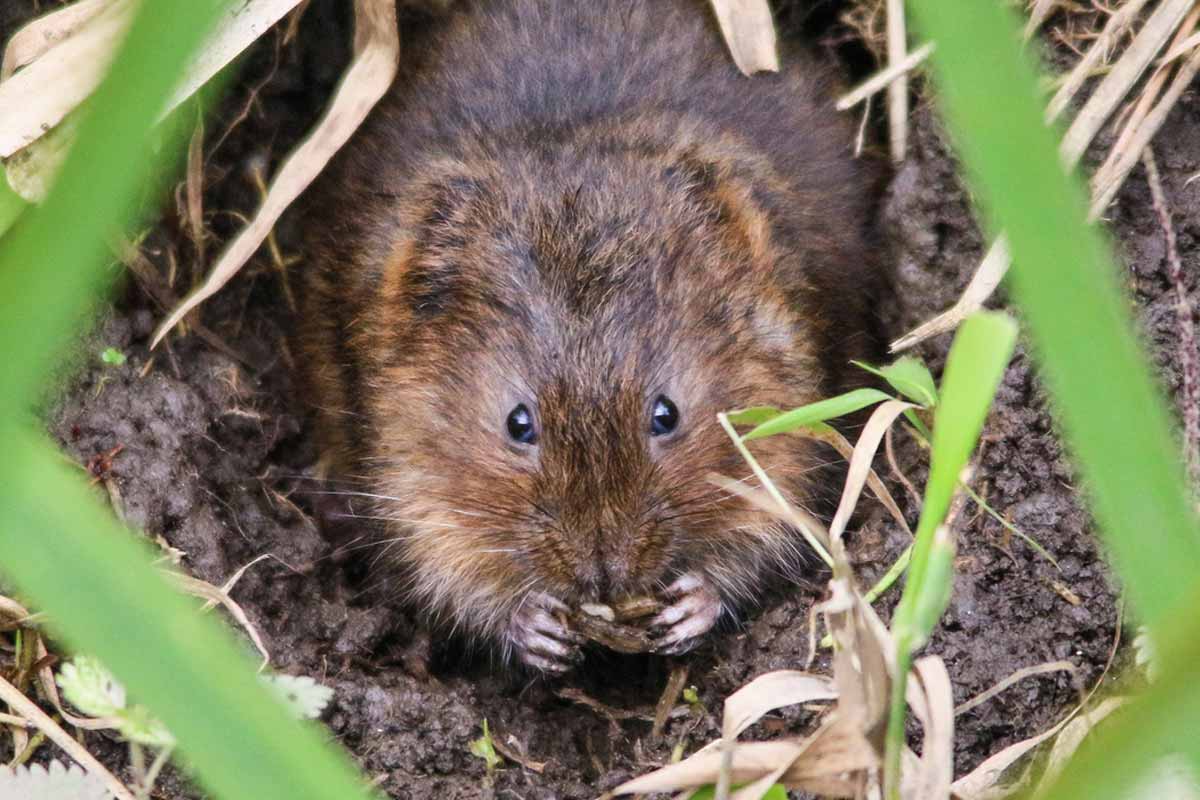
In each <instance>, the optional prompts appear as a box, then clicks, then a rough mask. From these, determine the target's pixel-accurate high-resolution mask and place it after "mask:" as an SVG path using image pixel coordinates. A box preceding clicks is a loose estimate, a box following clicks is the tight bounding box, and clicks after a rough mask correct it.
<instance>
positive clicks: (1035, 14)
mask: <svg viewBox="0 0 1200 800" xmlns="http://www.w3.org/2000/svg"><path fill="white" fill-rule="evenodd" d="M1059 2H1060V0H1034V3H1033V8H1032V9H1030V11H1029V21H1028V22H1026V23H1025V39H1026V40H1027V41H1028V40H1029V39H1031V38H1033V34H1035V33H1037V30H1038V28H1040V27H1042V23H1044V22H1045V21H1046V17H1048V16H1050V12H1051V11H1053V10H1054V9H1055V8H1057V7H1058V5H1059Z"/></svg>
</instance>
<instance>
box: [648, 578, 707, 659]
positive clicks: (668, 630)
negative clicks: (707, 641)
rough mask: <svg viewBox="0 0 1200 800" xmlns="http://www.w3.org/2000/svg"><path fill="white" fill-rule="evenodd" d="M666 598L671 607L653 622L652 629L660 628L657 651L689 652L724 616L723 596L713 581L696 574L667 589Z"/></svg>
mask: <svg viewBox="0 0 1200 800" xmlns="http://www.w3.org/2000/svg"><path fill="white" fill-rule="evenodd" d="M663 598H664V599H665V600H667V601H668V602H669V603H670V605H668V606H667V607H666V608H664V609H663V610H662V611H660V612H659V614H658V616H656V617H655V618H654V619H653V620H651V621H650V627H651V628H652V629H658V628H661V629H663V630H662V633H661V634H660V635H659V636H658V638H657V640H656V647H655V651H656V652H659V653H666V654H668V655H678V654H679V653H686V652H687V651H688V650H691V649H692V648H693V647H695V646H696V645H697V644H699V643H700V639H701V637H702V636H704V634H706V633H708V631H709V630H710V629H711V628H712V626H713V625H715V624H716V622H717V620H718V619H719V618H720V617H721V611H722V609H723V605H722V603H721V595H720V593H718V592H717V590H716V588H715V587H714V586H713V585H712V582H711V581H710V580H709V579H708V578H706V577H705V576H703V575H701V574H700V573H696V572H689V573H687V574H686V575H683V576H681V577H680V578H678V579H677V580H676V581H675V582H674V583H672V584H671V585H670V586H668V587H667V590H666V591H665V592H664V593H663Z"/></svg>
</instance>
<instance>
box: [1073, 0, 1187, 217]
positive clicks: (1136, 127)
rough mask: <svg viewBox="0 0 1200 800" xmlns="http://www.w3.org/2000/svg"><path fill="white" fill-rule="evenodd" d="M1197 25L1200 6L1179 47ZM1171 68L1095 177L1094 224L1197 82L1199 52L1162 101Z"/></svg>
mask: <svg viewBox="0 0 1200 800" xmlns="http://www.w3.org/2000/svg"><path fill="white" fill-rule="evenodd" d="M1197 22H1200V6H1198V7H1196V8H1195V9H1193V10H1192V13H1191V14H1189V15H1188V17H1187V19H1186V20H1185V21H1184V23H1183V25H1182V27H1181V28H1180V30H1179V31H1178V32H1177V35H1176V43H1178V42H1182V41H1183V40H1184V39H1186V38H1187V35H1188V34H1189V33H1191V31H1192V30H1194V29H1195V27H1196V24H1197ZM1172 67H1173V64H1172V65H1171V66H1167V67H1163V68H1160V69H1159V70H1158V71H1157V72H1156V73H1155V74H1154V75H1153V76H1152V77H1151V79H1150V81H1149V82H1148V83H1147V85H1146V88H1145V89H1144V90H1143V92H1142V95H1141V96H1140V97H1139V98H1138V102H1137V103H1136V104H1135V105H1134V108H1133V111H1132V112H1131V113H1130V115H1129V119H1128V120H1127V121H1126V123H1125V127H1124V128H1123V129H1122V130H1121V135H1120V136H1119V137H1117V143H1116V144H1115V145H1113V148H1112V150H1111V151H1110V152H1109V154H1108V158H1106V159H1105V161H1104V164H1103V165H1101V167H1100V169H1098V170H1096V174H1095V175H1094V176H1093V177H1092V205H1091V207H1090V208H1089V209H1088V219H1090V220H1092V221H1095V220H1097V219H1099V218H1100V215H1101V214H1102V213H1103V212H1104V209H1106V208H1107V207H1108V204H1109V203H1111V202H1112V200H1113V198H1114V197H1116V194H1117V192H1118V191H1120V189H1121V187H1122V186H1123V185H1124V184H1125V178H1126V177H1128V175H1129V172H1130V170H1132V169H1133V167H1134V165H1135V164H1137V162H1138V159H1140V158H1141V155H1142V153H1143V152H1144V151H1145V149H1146V148H1147V147H1148V146H1149V144H1150V141H1151V140H1152V139H1153V138H1154V135H1155V134H1156V133H1158V130H1159V128H1161V127H1162V125H1163V123H1164V122H1166V120H1167V114H1169V113H1170V112H1171V109H1172V108H1174V107H1175V103H1176V102H1178V100H1179V97H1180V95H1182V94H1183V91H1184V89H1186V88H1188V86H1190V85H1191V83H1192V81H1193V80H1194V79H1195V77H1196V73H1197V71H1200V50H1196V51H1193V53H1192V55H1191V57H1190V58H1188V59H1187V60H1186V61H1184V62H1183V63H1182V64H1180V65H1179V66H1178V69H1176V71H1175V77H1174V79H1173V80H1172V81H1171V83H1170V85H1169V86H1168V87H1167V90H1166V92H1164V93H1163V95H1162V97H1161V98H1159V96H1158V93H1159V91H1160V89H1161V88H1162V86H1163V84H1164V83H1166V80H1167V76H1168V74H1169V71H1170V69H1171V68H1172ZM1156 98H1158V99H1157V102H1155V99H1156Z"/></svg>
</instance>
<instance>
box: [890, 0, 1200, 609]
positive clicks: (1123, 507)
mask: <svg viewBox="0 0 1200 800" xmlns="http://www.w3.org/2000/svg"><path fill="white" fill-rule="evenodd" d="M910 7H911V9H912V10H913V12H915V14H916V21H917V23H918V27H919V28H920V29H921V32H922V33H923V35H925V36H927V37H928V38H929V39H931V40H933V41H936V42H937V49H936V50H935V51H934V55H933V57H932V60H933V63H934V73H935V78H936V81H937V86H938V89H939V94H938V98H939V100H940V102H941V106H942V108H943V110H944V112H945V116H946V120H947V123H948V125H949V128H950V130H951V133H952V134H953V141H954V142H955V143H956V144H957V145H958V146H959V150H960V154H961V156H962V161H963V163H964V165H965V167H966V169H967V172H968V177H969V179H970V182H971V184H972V188H973V193H974V196H975V197H977V198H978V200H979V201H980V203H981V205H982V208H983V210H984V212H985V217H986V219H987V221H988V223H989V225H988V227H989V228H990V229H991V230H992V232H993V233H994V232H996V231H998V230H1001V229H1003V230H1004V231H1005V232H1006V234H1007V237H1008V242H1009V248H1010V250H1011V252H1012V256H1013V266H1012V269H1011V271H1010V278H1009V281H1010V285H1011V290H1012V294H1013V296H1014V297H1015V298H1016V300H1017V301H1018V302H1019V303H1020V306H1021V308H1022V311H1023V315H1024V318H1025V320H1026V321H1027V323H1028V325H1029V329H1030V334H1031V337H1032V338H1033V341H1034V343H1035V345H1036V348H1037V350H1036V352H1037V355H1038V356H1039V358H1040V360H1041V362H1042V365H1043V370H1044V374H1045V379H1046V382H1047V384H1048V385H1049V388H1050V390H1051V395H1052V397H1053V399H1054V407H1055V411H1056V416H1057V417H1058V419H1059V420H1060V421H1061V423H1062V426H1063V429H1064V432H1065V434H1066V439H1067V442H1068V445H1069V446H1070V449H1071V451H1072V452H1073V454H1074V456H1075V459H1076V461H1077V462H1078V464H1079V466H1080V468H1081V471H1082V474H1083V477H1084V478H1085V482H1086V484H1087V486H1088V488H1089V497H1090V498H1091V501H1092V506H1093V509H1094V511H1095V515H1096V518H1097V521H1098V522H1099V527H1100V530H1101V533H1102V534H1103V536H1104V538H1105V541H1106V543H1107V545H1108V548H1109V550H1110V552H1111V553H1112V556H1113V560H1114V563H1115V566H1116V567H1117V569H1118V570H1119V572H1120V574H1121V577H1122V578H1123V579H1124V583H1125V585H1126V586H1127V587H1128V591H1129V594H1130V598H1131V600H1132V601H1133V605H1134V607H1135V608H1136V609H1137V611H1138V612H1139V614H1140V615H1141V616H1142V617H1143V618H1144V619H1145V620H1146V622H1147V623H1148V624H1149V625H1150V627H1151V628H1152V629H1153V628H1154V626H1155V623H1156V621H1157V620H1158V619H1160V618H1162V616H1163V615H1164V614H1167V613H1169V611H1170V610H1171V608H1172V607H1174V606H1175V605H1176V604H1177V603H1178V602H1179V598H1180V596H1181V592H1182V591H1183V589H1184V587H1188V586H1191V585H1192V584H1193V582H1194V581H1195V580H1196V578H1197V576H1198V575H1200V530H1198V528H1197V524H1196V519H1195V517H1194V516H1193V513H1192V510H1191V508H1190V507H1189V501H1188V492H1187V491H1186V488H1185V483H1184V480H1183V471H1182V468H1181V463H1180V456H1179V452H1178V448H1177V447H1176V446H1175V445H1174V443H1173V442H1172V439H1171V435H1170V430H1171V426H1170V425H1169V423H1168V417H1167V413H1166V409H1165V406H1164V403H1163V400H1162V397H1161V396H1160V395H1159V393H1158V392H1157V390H1156V387H1155V385H1154V383H1153V382H1152V380H1151V378H1150V373H1149V370H1148V366H1147V365H1148V364H1150V363H1152V362H1151V361H1150V360H1149V359H1147V357H1146V355H1145V353H1143V352H1142V351H1141V349H1140V348H1139V347H1138V345H1137V342H1136V339H1135V337H1134V336H1133V334H1132V326H1131V324H1130V319H1129V314H1128V311H1127V306H1128V301H1127V299H1126V298H1125V297H1124V296H1123V294H1122V292H1121V290H1120V287H1119V285H1118V282H1117V275H1118V273H1117V270H1116V268H1115V266H1114V264H1113V261H1112V258H1111V256H1110V254H1109V252H1108V247H1107V244H1106V242H1105V240H1104V238H1103V237H1102V235H1101V233H1100V231H1099V230H1097V229H1095V228H1092V227H1089V226H1087V225H1086V224H1085V222H1084V220H1085V211H1086V205H1085V198H1084V193H1083V191H1082V187H1081V186H1080V184H1079V182H1078V181H1077V180H1067V179H1066V178H1065V177H1064V176H1063V173H1062V169H1061V167H1060V166H1059V163H1058V156H1057V152H1056V148H1057V142H1056V137H1055V133H1054V131H1053V130H1051V129H1049V128H1047V127H1045V126H1044V125H1043V124H1042V109H1041V108H1040V106H1039V102H1038V100H1037V98H1038V96H1039V95H1038V92H1037V89H1036V83H1035V70H1034V67H1033V64H1032V62H1031V60H1030V59H1029V58H1028V57H1027V56H1026V55H1025V54H1023V53H1022V51H1021V48H1020V28H1019V22H1018V20H1017V18H1016V15H1015V14H1014V13H1013V12H1012V10H1011V8H1010V7H1008V6H1007V5H1005V4H1003V3H992V2H961V0H912V2H911V4H910Z"/></svg>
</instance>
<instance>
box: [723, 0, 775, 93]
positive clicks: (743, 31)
mask: <svg viewBox="0 0 1200 800" xmlns="http://www.w3.org/2000/svg"><path fill="white" fill-rule="evenodd" d="M712 6H713V11H714V13H715V14H716V17H717V24H718V25H719V26H720V28H721V35H722V36H724V37H725V42H726V44H728V45H729V53H730V55H732V56H733V63H735V64H737V68H738V69H739V70H741V71H742V74H743V75H753V74H754V73H756V72H778V71H779V53H778V51H777V49H776V46H775V45H776V42H775V23H774V21H773V20H772V19H771V8H770V6H768V5H767V0H712Z"/></svg>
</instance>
